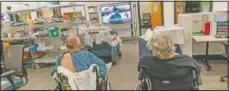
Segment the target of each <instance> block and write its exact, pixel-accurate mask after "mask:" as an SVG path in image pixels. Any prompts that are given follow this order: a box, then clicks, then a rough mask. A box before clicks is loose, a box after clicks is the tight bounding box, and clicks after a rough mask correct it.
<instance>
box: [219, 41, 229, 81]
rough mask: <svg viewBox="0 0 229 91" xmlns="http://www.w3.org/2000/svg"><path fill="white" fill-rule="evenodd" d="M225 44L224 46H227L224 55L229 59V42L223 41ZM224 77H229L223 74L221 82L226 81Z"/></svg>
mask: <svg viewBox="0 0 229 91" xmlns="http://www.w3.org/2000/svg"><path fill="white" fill-rule="evenodd" d="M223 44H224V47H225V55H224V57H225V58H226V59H227V60H228V59H229V54H228V52H229V48H228V47H229V45H228V44H227V43H223ZM227 63H228V62H227ZM224 78H228V75H225V76H221V77H220V81H221V82H224V81H225V79H224Z"/></svg>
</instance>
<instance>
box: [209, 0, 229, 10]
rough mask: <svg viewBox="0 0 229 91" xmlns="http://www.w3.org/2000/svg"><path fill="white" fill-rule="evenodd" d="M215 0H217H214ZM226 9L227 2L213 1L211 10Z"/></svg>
mask: <svg viewBox="0 0 229 91" xmlns="http://www.w3.org/2000/svg"><path fill="white" fill-rule="evenodd" d="M215 1H218V0H215ZM225 1H226V0H225ZM227 1H229V0H227ZM227 10H228V6H227V2H213V10H212V11H213V12H214V11H227Z"/></svg>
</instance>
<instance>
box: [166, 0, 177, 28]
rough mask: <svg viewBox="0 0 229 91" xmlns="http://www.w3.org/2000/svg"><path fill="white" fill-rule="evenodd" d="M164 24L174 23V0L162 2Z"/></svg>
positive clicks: (170, 24)
mask: <svg viewBox="0 0 229 91" xmlns="http://www.w3.org/2000/svg"><path fill="white" fill-rule="evenodd" d="M163 7H164V26H172V25H174V12H175V11H174V2H164V3H163Z"/></svg>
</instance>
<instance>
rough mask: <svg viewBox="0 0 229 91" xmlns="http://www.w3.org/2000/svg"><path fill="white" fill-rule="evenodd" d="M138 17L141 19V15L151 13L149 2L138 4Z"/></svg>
mask: <svg viewBox="0 0 229 91" xmlns="http://www.w3.org/2000/svg"><path fill="white" fill-rule="evenodd" d="M140 7H141V8H140V17H141V19H142V13H151V3H150V2H140Z"/></svg>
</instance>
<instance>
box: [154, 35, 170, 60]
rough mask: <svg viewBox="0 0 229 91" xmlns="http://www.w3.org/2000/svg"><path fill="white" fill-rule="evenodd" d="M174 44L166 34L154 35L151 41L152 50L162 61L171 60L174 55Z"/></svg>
mask: <svg viewBox="0 0 229 91" xmlns="http://www.w3.org/2000/svg"><path fill="white" fill-rule="evenodd" d="M173 48H174V46H173V43H172V39H171V38H170V36H168V35H167V34H165V33H160V32H157V33H154V34H153V37H152V38H151V40H150V49H151V50H152V52H153V53H154V54H155V55H156V56H157V57H159V58H160V59H169V58H170V57H171V56H172V55H173Z"/></svg>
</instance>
